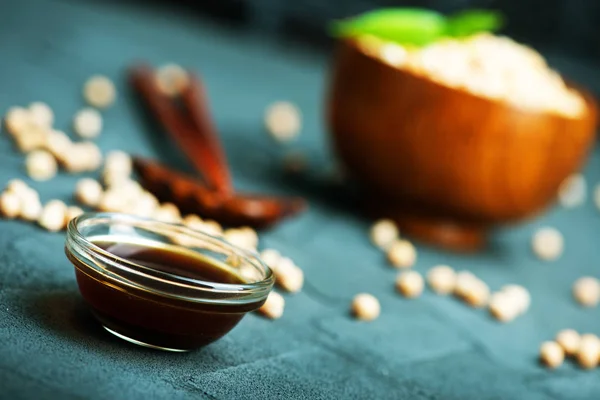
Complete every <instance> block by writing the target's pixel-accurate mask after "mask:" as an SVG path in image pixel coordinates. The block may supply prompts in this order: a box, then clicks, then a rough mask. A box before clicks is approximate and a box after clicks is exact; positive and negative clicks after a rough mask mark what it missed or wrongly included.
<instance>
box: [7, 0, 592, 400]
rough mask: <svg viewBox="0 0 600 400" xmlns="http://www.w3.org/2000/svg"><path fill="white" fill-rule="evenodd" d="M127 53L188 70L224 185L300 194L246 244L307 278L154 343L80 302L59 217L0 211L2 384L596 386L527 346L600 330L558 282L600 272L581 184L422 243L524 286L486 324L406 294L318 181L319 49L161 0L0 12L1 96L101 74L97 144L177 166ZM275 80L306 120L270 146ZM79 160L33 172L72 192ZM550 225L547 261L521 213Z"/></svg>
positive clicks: (201, 391) (533, 394)
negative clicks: (216, 136)
mask: <svg viewBox="0 0 600 400" xmlns="http://www.w3.org/2000/svg"><path fill="white" fill-rule="evenodd" d="M550 56H551V60H552V61H553V62H554V63H555V65H558V66H559V68H561V69H562V70H564V71H566V72H568V73H570V74H571V75H572V76H576V77H577V78H578V79H579V80H580V81H582V82H583V83H587V84H588V85H590V86H592V87H593V88H594V85H597V83H596V82H598V81H597V80H596V79H595V78H596V75H595V71H594V69H593V68H591V67H590V66H586V65H583V64H580V63H578V62H577V61H576V60H570V59H566V58H563V57H560V55H557V54H554V55H552V54H550ZM136 59H145V60H148V61H150V62H152V63H156V64H159V63H163V62H171V61H175V62H178V63H181V64H183V65H186V66H190V67H192V68H193V69H195V70H197V71H201V73H202V75H203V77H204V78H205V80H206V83H207V86H208V90H209V93H210V98H211V102H212V109H213V110H214V115H215V118H216V121H217V125H218V127H219V129H220V131H221V133H222V137H223V139H224V142H225V147H226V151H227V154H228V157H229V159H230V160H231V164H232V169H233V172H234V174H235V178H236V185H237V186H238V187H240V188H242V189H247V190H253V191H271V192H274V193H295V194H301V195H304V196H306V197H307V198H308V199H309V200H310V201H311V209H310V211H309V212H307V213H306V214H304V215H302V216H301V217H300V218H297V219H294V220H291V221H289V222H287V223H285V224H283V225H281V226H279V227H278V228H277V229H275V230H273V231H271V232H269V233H266V234H264V235H261V247H274V248H277V249H279V250H280V251H282V252H283V253H284V254H286V255H289V256H290V257H292V258H293V259H294V260H295V261H296V262H297V263H298V264H299V265H300V266H301V267H302V268H303V269H304V271H305V275H306V285H305V289H304V291H303V292H302V293H300V294H297V295H294V296H286V299H287V303H286V312H285V314H284V316H283V318H281V319H280V320H277V321H269V320H266V319H264V318H262V317H260V316H257V315H250V316H248V317H247V318H245V319H244V320H243V321H242V323H241V324H240V325H239V326H238V327H237V328H236V329H235V330H234V331H232V332H231V334H229V335H228V336H226V337H225V338H224V339H222V340H221V341H219V342H217V343H215V344H213V345H210V346H208V347H206V348H204V349H202V350H200V351H196V352H192V353H188V354H166V353H161V352H156V351H150V350H147V349H142V348H138V347H133V346H130V345H128V344H126V343H124V342H121V341H119V340H117V339H114V338H112V337H111V336H109V335H108V334H107V333H105V332H104V331H103V330H102V329H101V328H100V327H99V325H98V324H97V323H96V322H95V321H94V320H93V318H92V317H91V315H90V313H89V312H88V310H87V309H86V307H85V305H84V304H83V303H82V300H81V298H80V296H79V294H78V292H77V288H76V285H75V280H74V273H73V268H72V267H71V265H70V264H69V263H68V261H67V260H66V258H65V257H64V255H63V252H62V246H63V241H64V234H62V233H48V232H45V231H43V230H41V229H39V228H38V227H36V226H34V225H33V224H27V223H24V222H19V221H0V260H1V261H0V398H6V399H20V398H23V399H45V398H60V399H68V398H88V399H109V398H110V399H138V398H140V399H141V398H144V399H151V398H165V399H177V398H216V399H225V398H236V399H244V398H281V399H292V398H319V399H321V398H323V399H324V398H344V399H348V398H368V399H375V398H377V399H384V398H390V399H405V398H406V399H463V400H464V399H562V398H565V399H598V398H600V379H599V378H600V373H599V372H598V371H597V370H594V371H581V370H579V369H578V368H577V367H575V366H573V365H572V364H571V363H566V365H564V366H563V367H561V368H560V369H559V370H557V371H552V372H549V371H547V370H545V369H543V368H541V367H540V366H539V365H538V363H537V360H536V357H537V351H538V347H539V344H540V343H541V342H542V341H544V340H548V339H551V338H552V337H553V336H554V334H555V333H556V332H557V331H558V330H559V329H562V328H567V327H569V328H574V329H577V330H579V331H581V332H595V333H600V319H599V318H598V313H599V311H598V310H597V309H581V308H579V307H577V306H576V304H575V303H574V302H573V301H572V299H571V294H570V289H571V284H572V282H573V281H574V280H575V279H576V278H578V277H579V276H581V275H584V274H591V275H595V276H598V275H599V273H598V268H599V265H598V262H599V258H600V257H599V256H600V246H598V244H597V241H598V233H599V232H600V213H599V212H598V211H597V210H596V209H595V208H594V206H593V204H592V201H591V200H589V199H588V201H587V203H586V205H585V206H583V207H580V208H577V209H573V210H563V209H559V208H554V209H552V210H550V211H549V212H548V213H547V214H546V215H544V216H542V217H540V218H538V219H536V220H534V221H532V222H530V223H528V224H524V225H521V226H518V227H513V228H510V229H504V230H501V231H498V232H496V233H495V235H494V236H493V238H492V243H491V245H490V247H489V249H487V250H486V251H485V252H482V253H481V254H478V255H474V256H470V257H466V256H460V255H455V254H448V253H445V252H441V251H437V250H433V249H431V248H427V247H423V246H418V249H419V259H418V262H417V265H416V267H415V268H416V269H417V270H418V271H421V272H425V271H426V270H427V269H428V268H430V267H431V266H432V265H435V264H438V263H447V264H449V265H452V266H454V267H455V268H457V269H463V268H464V269H469V270H471V271H473V272H474V273H476V274H477V275H479V276H480V277H482V278H483V279H484V280H485V281H486V282H488V283H489V284H490V286H491V287H492V289H497V288H499V287H500V286H502V285H503V284H507V283H513V282H514V283H520V284H523V285H525V286H526V287H527V288H529V290H530V291H531V294H532V298H533V300H532V305H531V309H530V311H529V313H528V314H526V315H525V316H523V317H521V318H519V319H517V320H516V321H514V322H513V323H510V324H507V325H502V324H499V323H497V322H495V321H494V320H492V319H491V318H490V317H489V316H488V315H487V313H486V312H485V311H483V310H473V309H471V308H469V307H467V306H465V305H463V304H461V303H460V302H458V301H456V300H454V299H451V298H443V297H438V296H435V295H433V294H431V293H430V292H426V293H425V294H424V295H423V296H422V297H421V298H420V299H418V300H405V299H403V298H401V297H400V296H398V295H397V294H396V293H395V291H394V285H393V280H394V277H395V274H396V271H394V270H393V269H391V268H389V267H388V266H386V263H385V261H384V258H383V256H382V254H381V253H380V252H378V251H377V250H375V249H374V248H373V247H372V246H371V245H370V244H369V242H368V239H367V233H366V232H367V229H368V226H369V222H368V221H366V220H363V219H361V218H360V217H359V216H357V213H356V212H355V210H354V209H353V208H352V206H351V205H343V204H344V203H345V202H344V201H343V200H341V199H340V197H342V195H343V193H344V192H343V191H341V190H340V189H338V188H335V187H331V186H327V185H324V184H323V183H322V182H323V179H322V178H323V171H324V170H325V169H326V167H327V159H328V154H329V153H328V150H327V142H326V139H325V132H324V128H323V126H322V125H323V124H322V104H323V94H324V92H325V83H326V79H327V74H326V71H327V61H328V56H326V55H322V54H321V55H320V54H312V53H309V52H306V51H302V50H300V49H293V48H289V47H286V46H282V45H273V44H269V42H267V41H264V40H262V39H260V38H256V37H254V36H251V35H250V34H247V33H243V34H242V33H239V32H234V31H228V30H226V29H224V28H220V27H218V26H216V25H213V24H211V23H210V22H207V21H204V20H202V19H197V18H192V17H190V16H185V15H179V14H175V13H170V12H167V11H165V10H158V9H156V10H155V9H146V10H143V9H141V8H136V7H134V6H119V5H117V4H114V3H111V4H110V5H109V4H105V3H101V2H93V3H89V2H52V3H50V2H46V1H34V0H26V1H20V2H18V4H17V3H16V2H15V3H13V4H12V5H10V6H4V5H3V6H2V12H0V110H6V109H7V108H8V107H9V106H12V105H15V104H19V105H26V104H27V103H29V102H31V101H35V100H41V101H45V102H48V103H49V104H50V105H51V106H52V107H53V109H54V110H55V113H56V116H57V126H58V127H59V128H63V129H65V130H68V129H69V125H70V119H71V117H72V115H73V113H74V112H75V111H77V110H78V109H79V108H80V107H82V105H83V102H82V99H81V96H80V90H81V85H82V83H83V82H84V81H85V79H86V78H87V77H89V76H90V75H92V74H95V73H102V74H106V75H108V76H110V77H111V78H113V79H114V80H115V81H116V82H117V84H118V88H119V92H120V93H119V94H120V96H119V99H118V103H117V104H116V106H114V107H112V108H111V109H109V110H107V111H106V112H104V113H103V114H104V117H105V129H104V132H103V134H102V136H101V137H100V138H99V139H98V143H99V145H100V146H101V147H102V149H103V150H109V149H115V148H119V149H123V150H126V151H130V152H135V153H138V154H142V155H147V156H155V157H160V158H161V159H162V160H164V161H166V162H169V163H171V164H172V165H173V166H176V167H179V168H188V167H189V166H188V165H186V163H185V162H183V160H182V158H181V156H179V155H178V153H177V152H176V151H174V150H173V149H172V148H170V146H169V145H168V144H167V143H166V142H165V141H164V138H163V137H161V136H155V135H154V134H152V133H150V132H148V131H147V130H146V127H145V125H144V124H143V122H142V120H141V119H140V116H139V113H138V112H137V109H136V108H135V107H134V105H133V102H132V98H131V97H132V96H131V94H130V93H129V92H128V91H127V89H126V86H125V84H124V69H125V68H126V66H128V65H129V64H130V63H131V62H132V61H134V60H136ZM596 88H597V86H596ZM278 99H289V100H291V101H293V102H295V103H297V104H298V105H299V106H300V108H301V109H302V112H303V114H304V132H303V136H302V137H301V139H300V140H299V141H298V142H297V143H295V144H294V145H290V146H285V147H281V146H278V145H276V144H274V143H273V142H271V141H270V140H269V138H268V137H267V135H266V134H265V133H264V131H263V128H262V113H263V110H264V108H265V107H266V106H267V105H268V104H269V103H270V102H272V101H275V100H278ZM294 149H300V150H302V151H304V152H305V153H306V154H307V155H308V156H309V159H310V170H309V172H308V177H307V178H305V179H302V180H301V181H298V180H292V179H288V178H285V177H284V175H283V174H282V172H281V158H282V156H283V154H284V153H285V152H286V151H289V150H294ZM585 175H586V177H587V179H588V182H589V184H590V186H591V185H593V184H594V185H595V183H596V182H597V181H599V180H600V155H599V154H598V152H597V151H596V152H595V154H594V155H593V158H592V159H591V161H590V162H589V163H588V166H587V167H586V170H585ZM14 177H19V178H23V179H27V178H26V176H25V174H24V170H23V156H22V155H20V154H17V153H16V152H15V151H14V150H13V147H12V144H11V143H10V140H9V138H8V137H6V135H2V137H0V182H5V181H7V180H8V179H10V178H14ZM77 179H79V176H69V175H65V174H60V175H59V176H58V177H56V178H55V179H53V180H51V181H49V182H43V183H32V185H33V186H34V187H35V188H36V189H38V190H39V191H40V194H41V196H42V199H43V200H49V199H51V198H61V199H64V200H66V201H69V202H72V200H71V194H72V192H73V187H74V184H75V182H76V180H77ZM546 225H549V226H555V227H557V228H559V229H560V230H561V231H562V232H563V233H564V235H565V241H566V251H565V254H564V255H563V257H562V258H561V259H560V260H559V261H557V262H553V263H543V262H541V261H538V260H536V259H535V258H534V257H533V256H532V255H531V253H530V248H529V241H530V237H531V235H532V233H533V232H534V231H535V229H536V228H538V227H540V226H546ZM358 292H371V293H374V294H376V295H377V296H378V297H379V299H380V301H381V304H382V314H381V317H380V318H379V319H378V320H376V321H374V322H372V323H360V322H356V321H354V320H353V319H351V318H350V317H349V315H348V305H349V301H350V300H351V298H352V297H353V296H354V294H356V293H358Z"/></svg>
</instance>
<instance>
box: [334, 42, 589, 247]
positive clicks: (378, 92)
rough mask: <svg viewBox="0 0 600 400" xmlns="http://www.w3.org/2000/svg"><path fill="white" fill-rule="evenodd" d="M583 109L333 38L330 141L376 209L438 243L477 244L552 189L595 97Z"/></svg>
mask: <svg viewBox="0 0 600 400" xmlns="http://www.w3.org/2000/svg"><path fill="white" fill-rule="evenodd" d="M581 93H582V94H583V96H584V97H585V99H586V102H587V104H588V107H587V111H586V113H585V115H583V117H582V118H579V119H569V118H566V117H562V116H559V115H556V114H550V113H540V112H530V111H523V110H519V109H518V108H516V107H514V106H511V105H510V104H507V103H502V102H499V101H493V100H490V99H486V98H482V97H478V96H476V95H473V94H470V93H468V92H466V91H464V90H460V89H452V88H449V87H446V86H442V85H440V84H438V83H435V82H433V81H431V80H428V79H426V78H424V77H420V76H417V75H414V74H412V73H410V72H406V71H402V70H400V69H397V68H394V67H392V66H389V65H387V64H385V63H383V62H381V61H380V60H378V59H376V58H373V57H371V56H368V55H366V54H364V53H363V52H362V51H361V50H360V49H359V48H358V47H357V46H356V44H355V43H354V42H352V41H344V42H341V43H340V47H339V49H338V52H337V55H336V59H335V62H334V67H333V77H332V81H331V87H330V93H329V102H328V108H329V109H328V115H327V118H328V124H329V128H330V133H331V138H332V142H333V147H334V150H335V151H336V152H337V155H338V156H339V158H340V161H341V162H342V165H343V166H344V167H345V168H346V170H347V172H348V174H349V176H350V177H351V178H354V179H355V180H356V181H357V182H358V183H359V184H360V186H361V187H362V193H363V194H364V200H365V205H366V209H367V211H368V212H369V214H371V216H373V217H389V218H392V219H394V220H396V221H397V223H398V224H399V226H400V228H401V230H403V232H404V233H407V234H409V235H413V236H415V237H416V238H417V239H422V240H424V241H427V242H431V243H435V244H438V245H441V246H444V247H449V248H454V249H462V250H475V249H478V248H480V247H481V246H482V245H483V244H484V242H485V234H486V232H487V230H488V229H489V228H490V227H491V226H494V225H496V224H503V223H509V222H514V221H519V220H522V219H524V218H527V217H531V216H533V215H535V214H536V213H538V212H540V211H541V210H543V209H544V207H546V206H548V205H549V204H550V203H551V202H552V200H553V199H554V198H555V196H556V193H557V190H558V187H559V185H560V183H561V182H562V181H563V180H564V179H565V178H566V177H567V176H569V175H570V174H572V173H573V172H575V171H577V170H578V168H580V167H581V165H582V163H583V162H584V161H585V158H586V155H587V154H588V152H589V151H590V149H591V147H592V144H593V142H594V134H595V132H594V131H595V126H596V118H597V115H596V104H595V101H594V99H593V98H592V97H591V96H590V95H589V94H588V93H586V92H581Z"/></svg>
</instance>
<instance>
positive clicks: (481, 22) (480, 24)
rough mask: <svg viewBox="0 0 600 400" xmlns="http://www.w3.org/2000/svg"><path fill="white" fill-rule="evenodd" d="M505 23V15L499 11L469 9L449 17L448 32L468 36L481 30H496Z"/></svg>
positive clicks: (452, 34)
mask: <svg viewBox="0 0 600 400" xmlns="http://www.w3.org/2000/svg"><path fill="white" fill-rule="evenodd" d="M503 25H504V16H503V15H502V14H501V13H499V12H497V11H490V10H468V11H463V12H460V13H457V14H454V15H452V16H450V17H448V19H447V34H448V35H449V36H452V37H467V36H471V35H474V34H476V33H479V32H495V31H497V30H498V29H500V28H501V27H502V26H503Z"/></svg>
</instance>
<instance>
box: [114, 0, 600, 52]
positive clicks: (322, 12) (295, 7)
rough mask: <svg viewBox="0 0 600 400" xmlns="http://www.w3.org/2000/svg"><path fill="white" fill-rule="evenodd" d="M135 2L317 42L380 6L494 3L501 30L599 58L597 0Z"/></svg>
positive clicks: (446, 9)
mask: <svg viewBox="0 0 600 400" xmlns="http://www.w3.org/2000/svg"><path fill="white" fill-rule="evenodd" d="M115 1H116V2H119V3H122V1H118V0H115ZM129 1H131V2H133V3H136V2H137V1H135V0H129ZM139 3H145V4H149V5H150V4H151V5H154V6H161V5H162V6H165V7H174V8H181V9H187V10H194V11H195V12H198V13H201V14H206V15H210V16H212V17H215V18H219V19H220V20H222V21H223V22H226V23H228V24H231V25H235V26H237V27H239V28H240V29H245V30H252V31H254V30H256V31H258V32H261V33H263V34H264V35H266V36H269V37H271V38H273V39H276V40H285V39H292V40H295V41H298V42H300V43H304V44H307V45H314V46H320V47H327V46H331V44H332V41H331V39H330V38H329V37H328V36H327V33H326V28H325V27H326V26H327V23H328V22H329V21H331V20H332V19H336V18H343V17H349V16H353V15H355V14H359V13H362V12H365V11H368V10H371V9H374V8H378V7H394V6H403V7H426V8H431V9H433V10H437V11H440V12H443V13H452V12H455V11H459V10H462V9H466V8H493V9H496V10H500V11H502V12H503V13H504V14H505V15H506V16H507V21H508V24H507V26H506V29H505V33H506V34H508V35H509V36H511V37H514V38H515V39H517V40H518V41H522V42H525V43H527V44H531V45H533V46H535V47H538V48H544V49H547V50H555V51H556V50H562V51H565V52H567V53H569V54H570V55H573V56H578V57H582V58H585V59H588V60H590V61H599V59H600V2H598V1H595V0H328V1H322V0H294V1H287V0H203V1H189V0H187V1H181V0H180V1H162V0H151V1H143V2H142V1H140V2H139Z"/></svg>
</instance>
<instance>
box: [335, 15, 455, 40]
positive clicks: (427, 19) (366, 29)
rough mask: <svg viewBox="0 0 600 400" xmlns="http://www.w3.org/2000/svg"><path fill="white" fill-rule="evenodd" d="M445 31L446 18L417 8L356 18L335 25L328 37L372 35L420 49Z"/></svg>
mask: <svg viewBox="0 0 600 400" xmlns="http://www.w3.org/2000/svg"><path fill="white" fill-rule="evenodd" d="M445 31H446V18H445V17H444V16H443V15H441V14H439V13H437V12H435V11H430V10H425V9H419V8H385V9H380V10H375V11H371V12H368V13H365V14H362V15H359V16H358V17H355V18H351V19H346V20H340V21H335V22H334V23H333V25H332V33H333V35H334V36H336V37H357V36H362V35H373V36H376V37H379V38H381V39H384V40H390V41H393V42H397V43H400V44H404V45H415V46H423V45H426V44H428V43H431V42H433V41H435V40H437V39H439V38H440V37H441V36H443V35H444V33H445Z"/></svg>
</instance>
